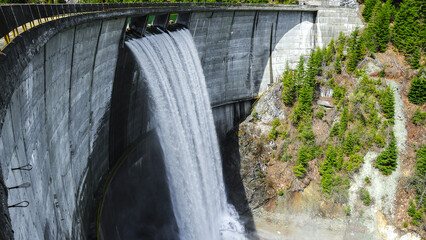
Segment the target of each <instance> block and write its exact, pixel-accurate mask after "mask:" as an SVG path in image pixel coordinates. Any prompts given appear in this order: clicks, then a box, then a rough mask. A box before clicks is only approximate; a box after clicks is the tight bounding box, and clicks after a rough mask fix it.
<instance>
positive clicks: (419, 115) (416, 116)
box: [413, 108, 426, 125]
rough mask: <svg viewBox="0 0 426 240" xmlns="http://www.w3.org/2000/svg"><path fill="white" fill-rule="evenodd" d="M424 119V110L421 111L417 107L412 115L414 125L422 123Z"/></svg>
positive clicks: (425, 116) (425, 118) (425, 113)
mask: <svg viewBox="0 0 426 240" xmlns="http://www.w3.org/2000/svg"><path fill="white" fill-rule="evenodd" d="M425 120H426V112H424V113H422V112H421V111H420V109H419V108H417V109H416V111H415V112H414V116H413V123H414V124H416V125H424V124H425Z"/></svg>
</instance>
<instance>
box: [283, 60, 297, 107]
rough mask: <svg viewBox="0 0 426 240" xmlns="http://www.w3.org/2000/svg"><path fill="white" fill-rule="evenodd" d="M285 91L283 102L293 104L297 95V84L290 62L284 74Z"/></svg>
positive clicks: (288, 104)
mask: <svg viewBox="0 0 426 240" xmlns="http://www.w3.org/2000/svg"><path fill="white" fill-rule="evenodd" d="M283 87H284V89H283V92H282V98H283V102H284V104H285V105H287V106H291V105H293V102H294V100H295V97H296V86H295V83H294V76H293V72H292V71H291V70H290V68H289V66H288V64H287V65H286V68H285V71H284V74H283Z"/></svg>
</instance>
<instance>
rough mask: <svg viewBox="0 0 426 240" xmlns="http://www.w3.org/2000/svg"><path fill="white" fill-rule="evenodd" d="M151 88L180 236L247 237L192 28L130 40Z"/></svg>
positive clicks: (151, 99)
mask: <svg viewBox="0 0 426 240" xmlns="http://www.w3.org/2000/svg"><path fill="white" fill-rule="evenodd" d="M126 44H127V45H128V47H129V48H130V50H131V51H132V52H133V54H134V55H135V57H136V59H137V61H138V64H139V65H140V68H141V72H140V77H142V78H143V79H144V81H145V82H146V84H147V86H148V89H149V99H150V102H152V109H151V111H152V113H153V115H154V119H155V124H156V129H157V132H158V135H159V138H160V142H161V145H162V149H163V152H164V155H165V164H166V170H167V178H168V183H169V188H170V192H171V199H172V204H173V211H174V214H175V217H176V221H177V224H178V227H179V236H180V238H181V239H194V240H195V239H197V240H198V239H215V240H216V239H243V238H244V234H243V232H244V228H243V227H242V225H241V224H240V223H239V222H238V214H237V213H236V211H235V209H234V207H233V206H232V205H229V204H228V203H227V200H226V195H225V186H224V183H223V175H222V165H221V159H220V152H219V147H218V141H217V136H216V131H215V127H214V122H213V115H212V112H211V107H210V103H209V97H208V93H207V88H206V83H205V79H204V75H203V70H202V68H201V63H200V60H199V58H198V53H197V50H196V48H195V45H194V42H193V39H192V37H191V34H190V33H189V31H188V30H185V29H182V30H177V31H174V32H167V33H161V34H148V35H147V36H145V37H143V38H140V39H133V40H129V41H127V42H126Z"/></svg>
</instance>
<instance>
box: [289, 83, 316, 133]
mask: <svg viewBox="0 0 426 240" xmlns="http://www.w3.org/2000/svg"><path fill="white" fill-rule="evenodd" d="M312 92H313V91H312V88H311V87H310V86H309V85H308V84H304V85H303V87H302V89H301V90H300V94H299V100H298V102H297V105H296V107H295V108H294V111H293V123H295V124H296V125H298V124H299V123H300V122H301V121H302V122H303V123H305V122H307V121H310V120H311V119H312V101H313V93H312Z"/></svg>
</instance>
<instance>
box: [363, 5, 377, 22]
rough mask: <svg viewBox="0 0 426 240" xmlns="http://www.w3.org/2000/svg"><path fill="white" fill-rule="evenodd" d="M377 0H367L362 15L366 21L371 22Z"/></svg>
mask: <svg viewBox="0 0 426 240" xmlns="http://www.w3.org/2000/svg"><path fill="white" fill-rule="evenodd" d="M376 3H377V0H365V7H364V10H363V11H362V16H363V17H364V20H365V22H369V21H370V18H371V15H372V14H373V10H374V6H376Z"/></svg>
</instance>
